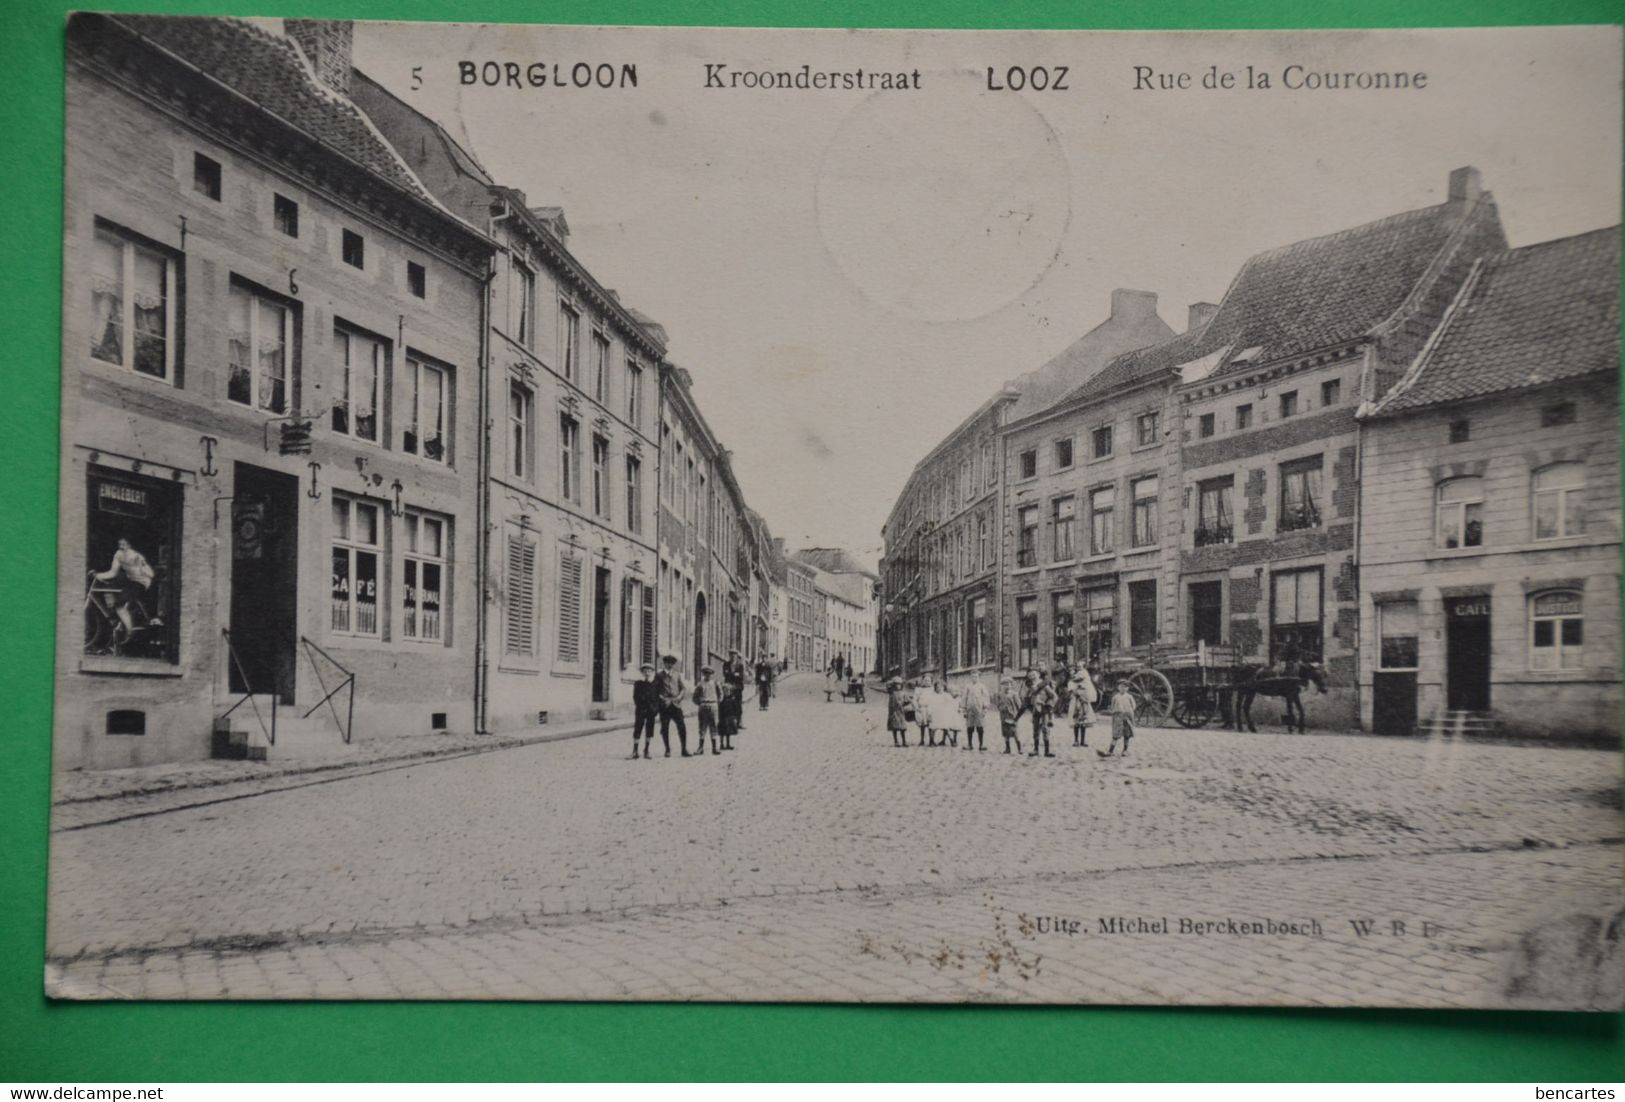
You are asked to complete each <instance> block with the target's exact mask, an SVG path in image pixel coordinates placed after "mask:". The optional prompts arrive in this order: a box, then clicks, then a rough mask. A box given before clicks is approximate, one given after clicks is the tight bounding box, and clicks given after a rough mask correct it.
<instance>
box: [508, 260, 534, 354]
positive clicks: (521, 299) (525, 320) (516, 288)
mask: <svg viewBox="0 0 1625 1102" xmlns="http://www.w3.org/2000/svg"><path fill="white" fill-rule="evenodd" d="M513 293H514V298H515V299H516V300H517V301H516V302H515V303H514V306H513V311H514V331H515V333H516V334H517V335H518V338H519V343H520V345H522V346H523V347H525V348H531V349H534V348H535V347H536V273H535V272H533V271H531V270H530V268H528V267H527V266H525V265H524V264H521V263H519V262H518V261H517V260H516V261H514V264H513Z"/></svg>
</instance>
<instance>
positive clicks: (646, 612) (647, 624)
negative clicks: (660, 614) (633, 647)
mask: <svg viewBox="0 0 1625 1102" xmlns="http://www.w3.org/2000/svg"><path fill="white" fill-rule="evenodd" d="M642 642H643V661H644V662H646V663H648V664H650V665H653V664H654V660H655V587H654V586H652V585H645V586H644V587H643V640H642Z"/></svg>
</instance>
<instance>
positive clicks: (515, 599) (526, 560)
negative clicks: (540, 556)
mask: <svg viewBox="0 0 1625 1102" xmlns="http://www.w3.org/2000/svg"><path fill="white" fill-rule="evenodd" d="M503 595H504V597H505V601H504V610H503V611H504V617H503V619H504V623H503V631H502V649H503V653H505V654H510V655H513V656H515V657H518V658H529V657H532V656H533V655H535V653H536V541H535V540H533V539H531V538H530V537H529V536H527V535H525V534H524V533H522V532H511V533H509V534H508V556H507V579H506V585H505V586H504V594H503Z"/></svg>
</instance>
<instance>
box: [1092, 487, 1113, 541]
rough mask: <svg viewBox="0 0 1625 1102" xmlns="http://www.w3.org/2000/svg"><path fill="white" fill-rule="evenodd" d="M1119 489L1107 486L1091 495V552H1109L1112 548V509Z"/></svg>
mask: <svg viewBox="0 0 1625 1102" xmlns="http://www.w3.org/2000/svg"><path fill="white" fill-rule="evenodd" d="M1116 500H1117V491H1116V490H1115V489H1114V488H1112V487H1110V486H1105V487H1102V488H1101V489H1098V490H1095V491H1094V492H1092V493H1091V494H1090V495H1089V553H1090V554H1091V555H1105V554H1109V553H1110V552H1111V549H1112V511H1113V508H1114V504H1115V502H1116Z"/></svg>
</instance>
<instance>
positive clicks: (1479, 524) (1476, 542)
mask: <svg viewBox="0 0 1625 1102" xmlns="http://www.w3.org/2000/svg"><path fill="white" fill-rule="evenodd" d="M1437 515H1438V540H1437V542H1438V546H1440V547H1442V548H1445V549H1446V550H1450V549H1453V548H1457V547H1480V546H1482V545H1483V543H1484V480H1483V479H1482V478H1452V479H1451V480H1450V481H1448V482H1441V483H1440V484H1439V490H1438V507H1437Z"/></svg>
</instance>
